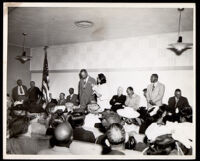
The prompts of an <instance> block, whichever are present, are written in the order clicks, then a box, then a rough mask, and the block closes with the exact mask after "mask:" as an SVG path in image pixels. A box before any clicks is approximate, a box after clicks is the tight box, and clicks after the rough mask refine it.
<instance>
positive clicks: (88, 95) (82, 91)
mask: <svg viewBox="0 0 200 161" xmlns="http://www.w3.org/2000/svg"><path fill="white" fill-rule="evenodd" d="M88 77H89V78H88V81H87V83H86V85H85V87H84V80H83V79H81V80H80V81H79V88H78V91H79V101H80V106H81V108H84V109H85V108H86V106H87V104H89V103H90V102H91V100H95V97H94V95H93V90H92V84H96V81H95V79H94V78H92V77H90V76H88Z"/></svg>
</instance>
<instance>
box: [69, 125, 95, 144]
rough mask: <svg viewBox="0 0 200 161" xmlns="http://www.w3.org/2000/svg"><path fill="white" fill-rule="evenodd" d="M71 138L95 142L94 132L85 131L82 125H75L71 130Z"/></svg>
mask: <svg viewBox="0 0 200 161" xmlns="http://www.w3.org/2000/svg"><path fill="white" fill-rule="evenodd" d="M73 139H74V140H79V141H85V142H91V143H94V142H95V137H94V134H93V133H92V132H91V131H87V130H85V129H83V128H82V127H77V128H75V129H74V130H73Z"/></svg>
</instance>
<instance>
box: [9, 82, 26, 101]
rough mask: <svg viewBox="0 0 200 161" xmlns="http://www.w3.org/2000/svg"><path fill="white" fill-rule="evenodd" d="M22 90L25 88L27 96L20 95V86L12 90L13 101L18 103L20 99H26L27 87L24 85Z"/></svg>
mask: <svg viewBox="0 0 200 161" xmlns="http://www.w3.org/2000/svg"><path fill="white" fill-rule="evenodd" d="M22 88H23V90H24V93H25V95H22V96H21V95H18V86H16V87H14V88H13V89H12V98H13V100H14V101H17V99H18V98H20V97H21V98H22V99H24V98H25V96H27V87H26V86H25V85H22Z"/></svg>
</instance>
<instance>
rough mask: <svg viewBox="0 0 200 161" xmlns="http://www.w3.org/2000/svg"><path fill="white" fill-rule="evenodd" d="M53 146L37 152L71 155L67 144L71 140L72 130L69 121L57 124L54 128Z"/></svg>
mask: <svg viewBox="0 0 200 161" xmlns="http://www.w3.org/2000/svg"><path fill="white" fill-rule="evenodd" d="M53 137H54V140H55V141H54V147H53V148H50V149H44V150H41V151H40V152H39V153H38V154H39V155H41V154H52V155H72V153H71V152H70V149H69V146H70V144H71V143H72V140H73V130H72V127H71V125H70V124H69V122H64V123H61V124H59V125H58V126H57V127H56V128H55V130H54V136H53Z"/></svg>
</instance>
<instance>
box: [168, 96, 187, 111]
mask: <svg viewBox="0 0 200 161" xmlns="http://www.w3.org/2000/svg"><path fill="white" fill-rule="evenodd" d="M168 106H169V110H170V111H171V112H173V113H174V112H175V109H176V107H177V108H178V109H181V108H184V107H189V106H190V105H189V102H188V100H187V98H186V97H182V96H181V97H180V99H179V100H178V102H177V105H176V99H175V96H174V97H170V98H169V100H168ZM175 106H176V107H175Z"/></svg>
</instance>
